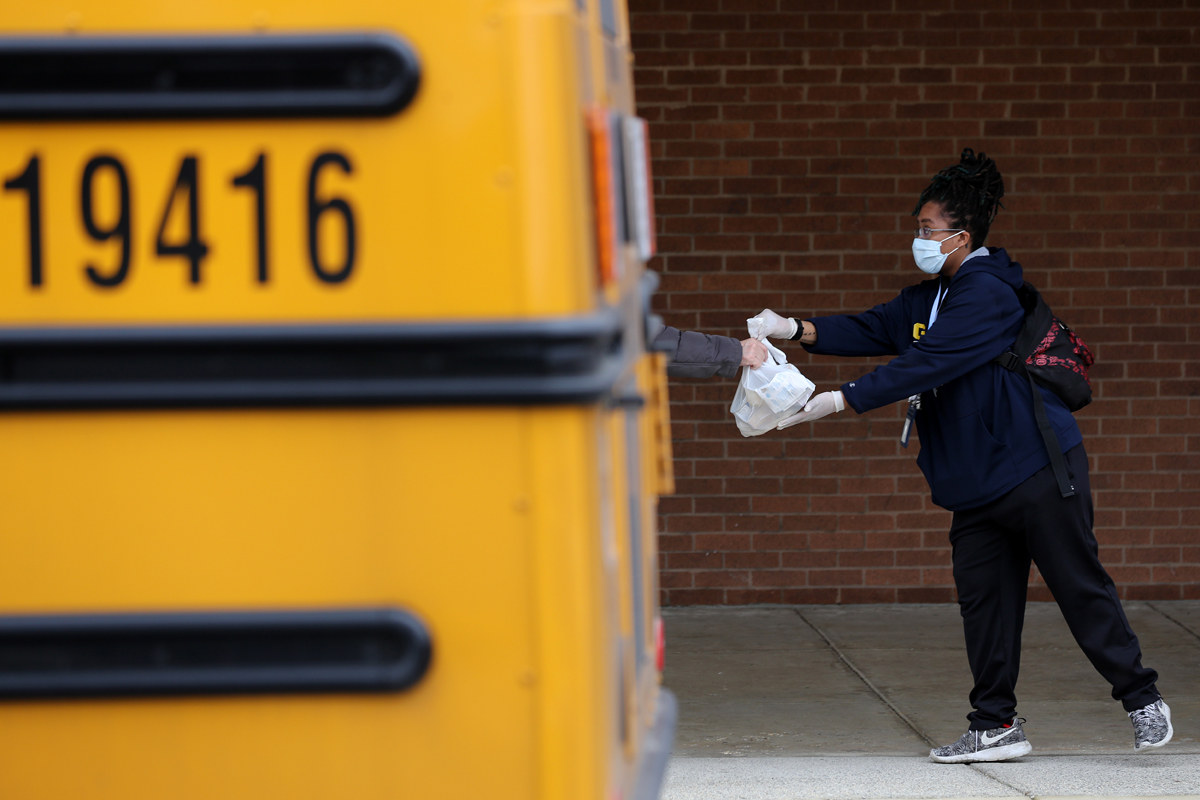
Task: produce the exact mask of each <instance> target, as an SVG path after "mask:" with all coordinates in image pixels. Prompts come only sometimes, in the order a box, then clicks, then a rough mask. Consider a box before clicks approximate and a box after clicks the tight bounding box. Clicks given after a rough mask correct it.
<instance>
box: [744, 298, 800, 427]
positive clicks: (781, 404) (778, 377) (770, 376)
mask: <svg viewBox="0 0 1200 800" xmlns="http://www.w3.org/2000/svg"><path fill="white" fill-rule="evenodd" d="M747 322H753V320H747ZM748 327H749V328H750V332H751V333H753V332H754V329H753V326H752V325H750V326H748ZM763 344H764V345H766V346H767V354H768V355H767V360H766V361H764V362H763V365H762V366H761V367H759V368H758V369H750V368H749V367H743V368H742V377H741V380H739V381H738V388H737V392H736V393H735V394H734V395H733V403H732V405H730V406H729V410H730V411H731V412H733V417H734V420H735V421H736V422H737V426H738V430H739V431H741V432H742V436H761V435H762V434H764V433H766V432H767V431H771V430H775V426H777V425H778V424H779V423H780V422H781V421H783V420H784V419H786V418H787V417H790V416H792V415H793V414H796V413H799V411H800V409H802V408H804V404H805V403H807V402H808V398H809V397H811V396H812V393H813V390H814V389H816V388H817V387H816V384H814V383H813V382H812V381H810V380H809V379H808V378H806V377H804V376H803V375H802V374H800V370H798V369H796V366H795V365H794V364H789V363H787V356H785V355H784V354H783V351H782V350H780V349H779V348H778V347H775V346H774V345H773V344H771V343H770V342H767V341H764V342H763Z"/></svg>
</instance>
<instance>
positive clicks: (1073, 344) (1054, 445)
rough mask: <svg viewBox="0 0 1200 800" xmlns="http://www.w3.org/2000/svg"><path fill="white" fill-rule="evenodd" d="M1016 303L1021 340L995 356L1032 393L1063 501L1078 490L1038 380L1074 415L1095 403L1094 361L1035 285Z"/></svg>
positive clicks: (1021, 291)
mask: <svg viewBox="0 0 1200 800" xmlns="http://www.w3.org/2000/svg"><path fill="white" fill-rule="evenodd" d="M1017 299H1018V300H1020V302H1021V307H1022V308H1023V309H1025V321H1024V323H1022V325H1021V330H1020V332H1018V333H1017V341H1016V342H1015V343H1014V344H1013V346H1012V347H1011V348H1009V349H1008V350H1007V351H1006V352H1004V353H1001V354H1000V355H998V356H996V358H995V361H996V363H998V364H999V365H1000V366H1002V367H1004V368H1005V369H1007V370H1011V371H1013V372H1019V373H1021V374H1022V375H1024V376H1025V378H1026V379H1027V380H1028V381H1029V391H1030V393H1031V394H1032V395H1033V411H1034V416H1036V417H1037V423H1038V430H1040V431H1041V433H1042V440H1043V441H1044V442H1045V443H1046V450H1047V452H1049V454H1050V465H1051V466H1052V467H1053V468H1054V477H1055V478H1057V479H1058V488H1059V491H1061V492H1062V496H1063V497H1070V496H1071V495H1073V494H1075V487H1074V486H1073V485H1071V481H1070V479H1069V478H1068V476H1067V465H1066V461H1065V460H1064V459H1063V454H1062V449H1061V448H1059V446H1058V437H1056V436H1055V435H1054V430H1053V429H1052V428H1051V427H1050V420H1048V419H1047V418H1046V406H1045V402H1044V401H1043V400H1042V394H1041V392H1039V391H1038V390H1037V388H1036V387H1035V386H1034V382H1035V381H1036V382H1037V383H1039V384H1041V385H1042V386H1045V387H1046V388H1047V389H1049V390H1050V391H1052V392H1054V394H1056V395H1057V396H1058V397H1059V399H1061V400H1062V401H1063V403H1065V404H1066V406H1067V408H1068V409H1069V410H1070V411H1072V412H1074V411H1078V410H1079V409H1081V408H1083V407H1084V406H1086V405H1087V404H1088V403H1090V402H1092V384H1091V382H1090V381H1089V380H1088V368H1089V367H1091V366H1092V364H1093V363H1095V361H1096V357H1095V356H1094V355H1092V351H1091V350H1090V349H1089V348H1088V346H1087V345H1086V344H1084V341H1083V339H1080V338H1079V335H1078V334H1077V333H1075V331H1073V330H1071V328H1070V327H1068V326H1067V324H1066V323H1065V322H1063V321H1062V320H1060V319H1059V318H1058V317H1056V316H1054V312H1052V311H1051V310H1050V306H1048V305H1046V301H1045V300H1043V299H1042V295H1041V294H1040V293H1039V292H1038V290H1037V289H1035V288H1034V287H1033V285H1032V284H1030V283H1028V282H1026V283H1022V284H1021V288H1020V289H1018V290H1017Z"/></svg>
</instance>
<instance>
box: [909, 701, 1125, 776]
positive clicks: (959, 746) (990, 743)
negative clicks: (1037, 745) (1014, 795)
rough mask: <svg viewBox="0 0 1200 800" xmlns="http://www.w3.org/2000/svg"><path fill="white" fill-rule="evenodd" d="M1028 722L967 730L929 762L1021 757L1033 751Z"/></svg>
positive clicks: (1015, 719)
mask: <svg viewBox="0 0 1200 800" xmlns="http://www.w3.org/2000/svg"><path fill="white" fill-rule="evenodd" d="M1143 710H1144V709H1143ZM1024 721H1025V720H1023V719H1021V718H1020V717H1013V718H1012V722H1010V723H1008V724H1007V725H1002V726H1000V727H999V728H992V729H991V730H990V731H967V732H966V733H964V734H963V735H962V736H961V737H960V738H959V740H958V741H957V742H955V743H954V744H948V745H946V746H945V747H939V748H937V749H936V750H930V751H929V760H930V761H937V762H938V763H940V764H965V763H968V762H971V761H1008V760H1009V759H1010V758H1020V757H1021V756H1023V755H1025V754H1026V753H1029V752H1031V751H1032V750H1033V745H1031V744H1030V743H1029V740H1028V739H1026V738H1025V730H1024V728H1022V727H1021V723H1022V722H1024Z"/></svg>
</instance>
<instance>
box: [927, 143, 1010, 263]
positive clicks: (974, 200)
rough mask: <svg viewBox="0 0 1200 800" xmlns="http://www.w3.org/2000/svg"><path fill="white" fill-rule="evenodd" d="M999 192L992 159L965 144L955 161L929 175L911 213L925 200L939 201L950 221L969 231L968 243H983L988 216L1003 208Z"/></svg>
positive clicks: (999, 181) (989, 221)
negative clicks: (953, 163) (926, 184)
mask: <svg viewBox="0 0 1200 800" xmlns="http://www.w3.org/2000/svg"><path fill="white" fill-rule="evenodd" d="M1003 196H1004V178H1002V177H1001V176H1000V170H998V169H997V168H996V162H995V161H992V160H991V159H990V158H988V157H987V155H986V154H984V153H980V154H979V155H975V151H974V150H972V149H971V148H969V147H968V148H966V149H964V150H963V151H962V157H961V158H960V159H959V162H958V163H957V164H955V165H954V166H952V167H946V168H945V169H944V170H942V171H941V172H939V173H938V174H937V175H934V176H933V180H931V181H930V182H929V186H928V187H927V188H926V189H925V191H923V192H921V198H920V199H919V200H917V207H916V208H914V209H913V212H912V213H913V216H914V217H915V216H916V215H917V214H918V213H919V212H920V211H921V206H923V205H925V204H926V203H929V202H933V203H939V204H940V205H941V206H942V210H943V211H944V213H945V214H946V218H947V219H948V220H949V221H950V224H951V225H953V226H954V227H956V228H961V229H963V230H965V231H967V232H968V233H970V234H971V246H972V247H983V243H984V242H985V241H986V240H987V235H988V231H989V230H990V229H991V227H992V220H994V219H995V218H996V214H997V213H999V211H1000V209H1002V208H1004V204H1003V203H1001V202H1000V198H1001V197H1003Z"/></svg>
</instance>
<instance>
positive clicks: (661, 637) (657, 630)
mask: <svg viewBox="0 0 1200 800" xmlns="http://www.w3.org/2000/svg"><path fill="white" fill-rule="evenodd" d="M666 661H667V634H666V633H665V632H664V631H663V621H662V617H655V618H654V663H655V665H656V666H657V667H658V671H659V672H662V671H663V666H664V665H665V664H666Z"/></svg>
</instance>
